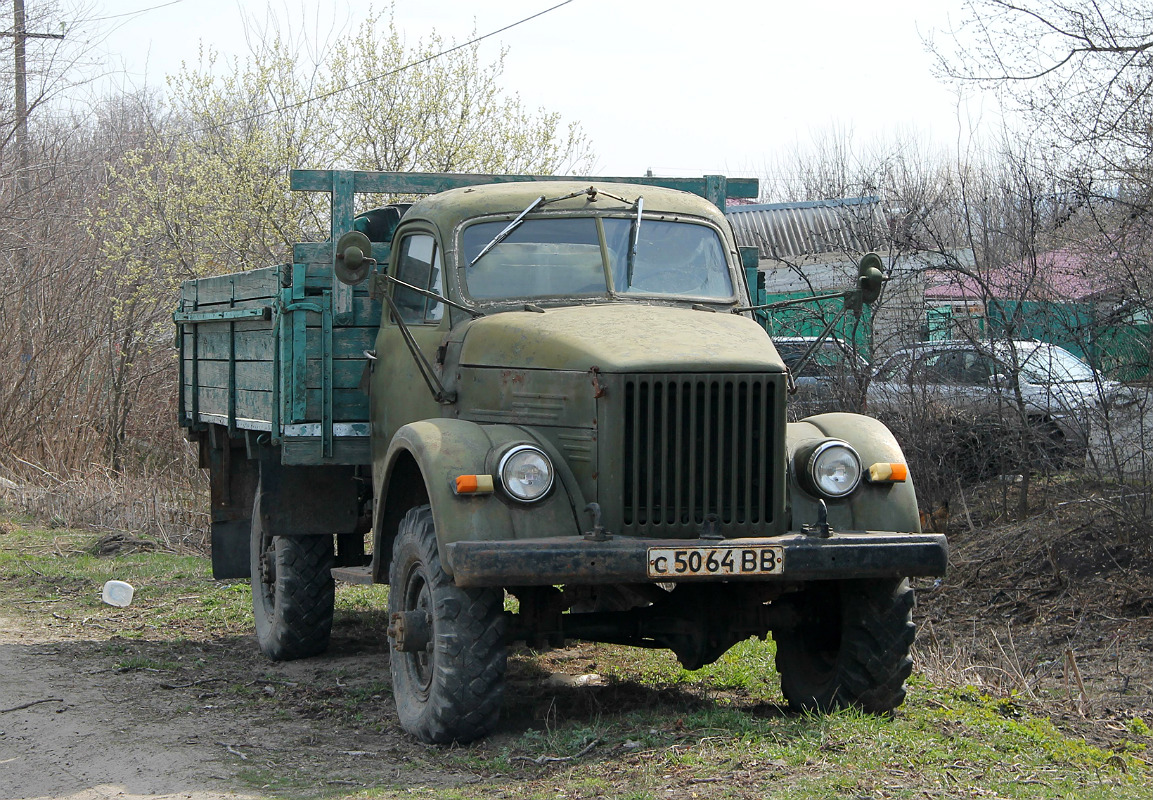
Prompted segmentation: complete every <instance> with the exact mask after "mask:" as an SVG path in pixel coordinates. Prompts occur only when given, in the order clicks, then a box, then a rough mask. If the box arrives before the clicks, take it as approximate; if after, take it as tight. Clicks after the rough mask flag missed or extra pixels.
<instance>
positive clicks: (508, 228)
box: [468, 186, 644, 277]
mask: <svg viewBox="0 0 1153 800" xmlns="http://www.w3.org/2000/svg"><path fill="white" fill-rule="evenodd" d="M582 194H583V195H586V196H587V197H588V199H589V200H590V201H591V202H596V199H597V195H598V194H603V195H604V196H605V197H611V198H612V199H613V200H620V201H621V202H622V203H627V202H629V201H628V200H625V199H624V198H623V197H618V196H617V195H615V194H609V193H608V192H602V191H601V190H600V189H598V188H597V187H595V186H590V187H589V188H587V189H578V190H577V191H575V192H570V193H569V194H566V195H565V196H564V197H554V198H552V199H551V200H546V199H545V197H544V195H543V194H542V195H541V196H540V197H538V198H537V199H536V200H533V201H532V202H531V203H529V206H528V208H526V209H525V210H524V211H522V212H520V213H519V214H518V215H517V217H516V219H514V220H513V221H512V222H510V223H509V224H508V225H505V226H504V230H503V231H501V232H500V233H498V234H497V235H496V236H494V237H492V241H491V242H489V243H488V244H486V245H485V246H484V247H482V248H481V250H480V252H479V253H477V254H476V258H474V259H473V260H472V261H470V262H468V265H469V266H470V267H471V266H474V265H475V264H476V262H478V261H480V260H481V259H482V258H484V257H485V256H486V255H487V254H488V252H489V251H490V250H492V249H493V248H494V247H496V246H497V245H498V244H500V243H501V242H503V241H504V240H505V239H507V238H508V237H509V236H510V235H511V234H512V232H513V231H515V230H516V229H517V228H519V227H520V224H521V223H522V222H524V218H525V217H527V216H528V215H529V214H531V213H532V212H533V211H535V210H536V209H538V208H540V207H541V206H545V205H548V204H549V203H559V202H560V201H561V200H571V199H572V198H574V197H579V196H580V195H582ZM635 205H636V207H637V219H636V227H635V228H634V229H633V243H632V250H631V251H630V255H629V258H630V259H631V258H632V257H633V256H634V255H636V251H637V237H638V236H640V227H641V209H642V208H643V207H644V198H643V197H638V198H637V201H636V204H635ZM629 276H630V277H631V276H632V267H631V266H630V267H629Z"/></svg>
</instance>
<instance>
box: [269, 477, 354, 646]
mask: <svg viewBox="0 0 1153 800" xmlns="http://www.w3.org/2000/svg"><path fill="white" fill-rule="evenodd" d="M260 499H261V489H260V488H259V487H258V488H257V490H256V500H255V502H254V504H253V509H252V531H251V534H252V535H251V551H250V553H249V562H250V564H251V567H252V614H253V616H254V617H255V618H256V639H257V641H258V642H259V644H260V650H261V652H262V653H264V655H266V656H268V657H269V658H271V659H272V660H273V661H289V660H292V659H295V658H307V657H308V656H315V655H318V654H320V653H323V652H324V651H325V650H327V649H328V641H329V636H330V635H331V633H332V612H333V607H334V605H335V602H336V585H335V583H334V582H333V580H332V562H333V547H332V537H331V536H278V535H276V534H275V533H274V532H273V531H270V530H269V529H268V524H267V521H266V520H264V519H263V518H262V516H261V513H260Z"/></svg>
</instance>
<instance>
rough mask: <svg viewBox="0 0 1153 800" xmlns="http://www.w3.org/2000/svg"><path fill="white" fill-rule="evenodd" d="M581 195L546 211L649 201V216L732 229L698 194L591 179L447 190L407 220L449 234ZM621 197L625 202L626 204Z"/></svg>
mask: <svg viewBox="0 0 1153 800" xmlns="http://www.w3.org/2000/svg"><path fill="white" fill-rule="evenodd" d="M590 187H593V188H594V189H595V190H596V191H595V192H594V193H591V194H592V196H590V193H589V192H588V190H589V188H590ZM576 192H579V193H580V194H578V195H577V196H576V197H571V198H569V199H567V200H560V201H559V202H551V203H548V204H547V205H545V206H544V207H543V208H542V209H541V213H547V212H549V211H593V212H614V211H615V212H618V213H622V212H623V213H628V212H630V211H631V212H634V213H635V210H636V206H635V203H636V199H637V198H638V197H643V198H644V212H645V214H646V215H649V214H654V213H658V214H659V213H663V214H674V215H684V216H693V217H702V218H705V219H708V220H709V221H711V222H713V223H714V224H716V225H717V226H718V227H720V228H721V229H722V230H726V231H727V230H728V226H727V225H726V224H725V217H724V215H723V214H722V213H721V212H720V210H719V209H718V208H717V207H716V206H714V205H713V204H712V203H710V202H709V201H708V200H705V199H704V198H703V197H698V196H697V195H695V194H690V193H689V192H682V191H679V190H676V189H666V188H663V187H660V186H643V185H639V184H631V183H611V182H601V181H596V180H588V179H585V180H573V181H523V182H515V183H494V184H483V185H480V186H469V187H465V188H462V189H450V190H449V191H447V192H441V193H439V194H434V195H429V196H427V197H424V198H422V199H421V200H418V201H417V202H416V203H414V204H413V206H412V208H411V209H409V211H408V213H407V214H406V215H405V219H406V220H410V219H425V220H428V221H430V222H432V223H434V224H435V225H436V226H437V227H439V228H440V229H441V230H442V231H446V232H447V231H451V230H453V229H455V228H456V226H457V225H459V224H460V223H461V222H463V221H465V220H468V219H472V218H474V217H480V216H492V215H501V214H512V215H516V214H520V213H521V212H522V211H524V210H525V209H526V208H528V206H529V205H531V204H532V203H533V201H535V200H536V199H537V198H539V197H541V196H542V195H543V196H544V198H545V199H546V200H554V199H555V198H560V197H564V196H565V195H569V194H573V193H576ZM609 195H616V196H617V197H616V198H614V197H610V196H609ZM593 197H595V199H593ZM617 198H624V201H622V200H620V199H617Z"/></svg>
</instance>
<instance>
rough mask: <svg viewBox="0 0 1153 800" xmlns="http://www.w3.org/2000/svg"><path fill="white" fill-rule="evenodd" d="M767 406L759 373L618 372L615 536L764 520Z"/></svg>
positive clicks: (766, 388)
mask: <svg viewBox="0 0 1153 800" xmlns="http://www.w3.org/2000/svg"><path fill="white" fill-rule="evenodd" d="M772 408H773V383H772V380H771V378H770V377H769V376H767V375H733V374H723V375H680V376H664V375H634V376H626V377H625V381H624V420H623V422H624V427H623V434H624V437H623V438H624V442H623V445H624V453H623V456H624V459H623V469H622V473H621V474H622V477H623V482H624V485H623V487H622V489H623V501H624V502H623V519H622V522H623V523H624V532H625V533H634V534H644V533H657V532H666V533H667V532H672V529H682V530H683V529H684V528H686V527H688V528H692V529H698V528H699V527H700V525H702V524H703V523H704V522H705V520H706V518H708V517H709V516H710V515H715V516H716V520H717V523H718V525H719V529H720V531H722V532H724V531H725V530H726V529H731V527H732V526H748V525H758V524H763V523H769V522H771V521H772V490H771V485H772V480H771V475H770V470H771V469H772V452H773V447H772V446H773V442H772V441H771V440H772V433H773V417H772Z"/></svg>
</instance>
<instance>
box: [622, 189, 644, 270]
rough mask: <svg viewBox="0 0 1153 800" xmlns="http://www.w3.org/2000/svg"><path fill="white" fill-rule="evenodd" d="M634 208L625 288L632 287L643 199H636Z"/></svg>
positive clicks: (639, 238)
mask: <svg viewBox="0 0 1153 800" xmlns="http://www.w3.org/2000/svg"><path fill="white" fill-rule="evenodd" d="M636 207H637V218H636V219H634V220H633V224H632V226H631V227H632V230H631V231H630V233H631V234H632V236H631V241H630V242H629V256H628V259H627V263H628V267H627V269H626V278H625V281H626V285H627V286H632V285H633V265H634V264H636V261H637V244H638V243H639V242H640V240H641V214H643V213H644V210H645V199H644V197H638V198H637V202H636Z"/></svg>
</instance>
